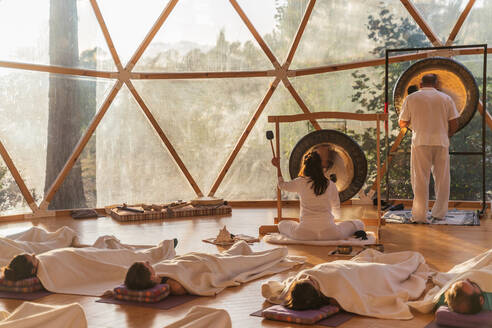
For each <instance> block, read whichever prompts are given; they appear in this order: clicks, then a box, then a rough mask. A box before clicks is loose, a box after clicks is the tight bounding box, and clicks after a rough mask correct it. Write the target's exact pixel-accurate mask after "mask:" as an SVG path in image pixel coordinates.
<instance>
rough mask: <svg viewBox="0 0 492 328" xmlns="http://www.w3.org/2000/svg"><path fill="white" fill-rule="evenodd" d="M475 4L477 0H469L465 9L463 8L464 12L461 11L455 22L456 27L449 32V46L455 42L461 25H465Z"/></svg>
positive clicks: (447, 43)
mask: <svg viewBox="0 0 492 328" xmlns="http://www.w3.org/2000/svg"><path fill="white" fill-rule="evenodd" d="M474 4H475V0H469V1H468V3H467V5H466V7H465V9H463V12H462V13H461V15H460V17H458V20H457V21H456V24H454V27H453V29H452V30H451V33H450V34H449V37H448V40H447V41H446V45H447V46H450V45H452V44H453V42H454V39H455V38H456V35H458V32H459V31H460V29H461V26H462V25H463V22H464V21H465V19H466V17H467V16H468V14H469V13H470V10H471V9H472V7H473V5H474Z"/></svg>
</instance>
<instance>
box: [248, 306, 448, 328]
mask: <svg viewBox="0 0 492 328" xmlns="http://www.w3.org/2000/svg"><path fill="white" fill-rule="evenodd" d="M261 312H263V309H261V310H259V311H256V312H253V313H251V314H250V316H253V317H262V318H263V316H262V315H261ZM353 317H355V314H353V313H349V312H345V311H342V312H338V313H336V314H334V315H332V316H329V317H328V318H326V319H323V320H320V321H318V322H316V323H315V325H319V326H325V327H338V326H340V325H341V324H342V323H345V322H347V321H349V320H350V319H352V318H353ZM268 320H270V319H268ZM272 321H275V320H272ZM279 322H281V321H279ZM426 328H427V327H426ZM439 328H440V327H439Z"/></svg>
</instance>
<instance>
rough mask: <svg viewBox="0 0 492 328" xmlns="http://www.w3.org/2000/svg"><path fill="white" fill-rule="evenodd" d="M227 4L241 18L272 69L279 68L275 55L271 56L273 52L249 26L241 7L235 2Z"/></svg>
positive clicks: (249, 22)
mask: <svg viewBox="0 0 492 328" xmlns="http://www.w3.org/2000/svg"><path fill="white" fill-rule="evenodd" d="M229 2H230V3H231V5H232V6H233V7H234V9H235V10H236V12H237V13H238V15H239V17H241V19H242V20H243V22H244V24H246V27H247V28H248V30H249V31H250V32H251V34H253V37H254V38H255V39H256V42H258V44H259V45H260V47H261V49H262V50H263V52H264V53H265V55H267V57H268V59H270V61H271V62H272V64H273V67H275V69H278V68H280V64H279V62H278V61H277V58H276V57H275V55H274V54H273V52H272V51H271V50H270V48H269V47H268V45H267V44H266V42H265V41H264V40H263V38H262V37H261V35H260V33H258V31H257V30H256V28H255V27H254V26H253V24H251V21H250V20H249V18H248V16H246V14H245V13H244V11H243V9H242V8H241V6H239V4H238V3H237V1H236V0H229Z"/></svg>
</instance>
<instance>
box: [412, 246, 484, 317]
mask: <svg viewBox="0 0 492 328" xmlns="http://www.w3.org/2000/svg"><path fill="white" fill-rule="evenodd" d="M464 279H470V280H472V281H474V282H476V283H477V284H478V285H479V286H480V288H481V289H482V290H483V291H484V292H488V293H491V292H492V249H490V250H488V251H486V252H484V253H482V254H480V255H478V256H476V257H474V258H472V259H470V260H468V261H465V262H463V263H461V264H458V265H456V266H454V267H453V268H452V269H451V270H449V271H448V272H443V273H441V272H439V273H437V274H436V275H435V276H434V277H433V278H432V280H433V282H434V283H435V284H436V286H434V287H433V288H432V289H430V290H429V291H428V292H427V293H426V294H425V296H424V298H423V299H422V300H420V301H415V302H410V303H409V305H410V306H411V307H412V308H414V309H416V310H418V311H420V312H423V313H428V312H431V311H432V309H433V308H434V304H436V303H437V301H439V298H440V297H441V295H442V294H443V293H444V292H446V290H448V288H449V287H450V286H451V285H452V284H454V283H455V282H456V281H459V280H464Z"/></svg>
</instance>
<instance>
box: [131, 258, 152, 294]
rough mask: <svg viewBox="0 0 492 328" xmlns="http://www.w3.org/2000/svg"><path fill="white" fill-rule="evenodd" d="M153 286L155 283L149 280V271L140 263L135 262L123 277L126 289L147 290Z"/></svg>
mask: <svg viewBox="0 0 492 328" xmlns="http://www.w3.org/2000/svg"><path fill="white" fill-rule="evenodd" d="M155 285H156V283H155V282H153V281H152V280H151V274H150V271H149V269H148V268H147V267H146V266H145V265H144V264H143V263H142V262H135V263H133V264H132V266H131V267H130V268H129V269H128V272H127V273H126V277H125V286H126V287H127V288H128V289H134V290H142V289H149V288H152V287H154V286H155Z"/></svg>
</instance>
